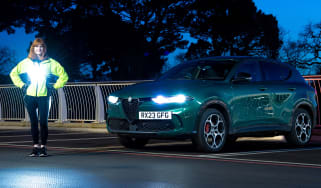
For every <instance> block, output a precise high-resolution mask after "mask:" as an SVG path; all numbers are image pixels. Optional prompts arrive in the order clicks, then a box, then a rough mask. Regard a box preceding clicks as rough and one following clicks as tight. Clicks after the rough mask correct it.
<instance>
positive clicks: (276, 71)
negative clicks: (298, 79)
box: [262, 62, 291, 81]
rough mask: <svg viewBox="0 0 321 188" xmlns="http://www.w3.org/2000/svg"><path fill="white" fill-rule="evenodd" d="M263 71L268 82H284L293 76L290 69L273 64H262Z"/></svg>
mask: <svg viewBox="0 0 321 188" xmlns="http://www.w3.org/2000/svg"><path fill="white" fill-rule="evenodd" d="M262 69H263V72H264V76H265V80H266V81H283V80H287V79H289V78H290V76H291V70H290V68H288V67H286V66H284V65H281V64H277V63H271V62H262Z"/></svg>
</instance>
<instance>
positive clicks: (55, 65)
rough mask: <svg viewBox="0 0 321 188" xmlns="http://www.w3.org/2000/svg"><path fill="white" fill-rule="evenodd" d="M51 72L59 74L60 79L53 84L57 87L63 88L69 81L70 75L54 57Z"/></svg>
mask: <svg viewBox="0 0 321 188" xmlns="http://www.w3.org/2000/svg"><path fill="white" fill-rule="evenodd" d="M51 73H52V74H54V75H56V76H58V80H57V81H56V83H55V84H54V85H53V87H54V88H55V89H58V88H62V87H64V85H65V84H66V82H67V81H68V79H69V77H68V74H67V73H66V71H65V69H64V68H63V67H62V66H61V65H60V64H59V63H58V62H57V61H56V60H53V59H52V65H51Z"/></svg>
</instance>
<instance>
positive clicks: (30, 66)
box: [10, 58, 68, 97]
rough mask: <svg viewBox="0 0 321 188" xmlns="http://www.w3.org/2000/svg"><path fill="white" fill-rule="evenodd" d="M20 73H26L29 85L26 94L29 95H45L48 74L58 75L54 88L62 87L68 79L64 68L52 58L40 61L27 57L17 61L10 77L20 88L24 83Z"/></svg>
mask: <svg viewBox="0 0 321 188" xmlns="http://www.w3.org/2000/svg"><path fill="white" fill-rule="evenodd" d="M22 74H27V75H28V78H29V81H30V83H29V84H30V85H29V87H28V89H27V93H26V94H27V95H30V96H37V97H40V96H47V78H48V76H49V75H50V74H53V75H55V76H57V77H58V80H57V81H56V83H55V84H54V85H53V87H54V88H55V89H58V88H62V87H63V86H64V85H65V84H66V82H67V81H68V75H67V73H66V72H65V69H64V68H63V67H62V66H61V65H60V64H59V63H58V62H57V61H56V60H54V59H52V58H49V59H46V60H43V61H41V62H40V63H38V62H34V61H32V60H31V59H29V58H26V59H24V60H22V61H21V62H19V63H18V65H17V66H16V67H14V68H13V69H12V71H11V73H10V77H11V80H12V82H13V83H14V85H16V86H17V87H20V88H22V86H23V85H24V84H26V83H25V82H24V81H23V80H22V79H21V77H20V75H22Z"/></svg>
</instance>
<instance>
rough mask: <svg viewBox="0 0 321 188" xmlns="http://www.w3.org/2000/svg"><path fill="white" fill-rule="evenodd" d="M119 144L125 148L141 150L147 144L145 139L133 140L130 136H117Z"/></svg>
mask: <svg viewBox="0 0 321 188" xmlns="http://www.w3.org/2000/svg"><path fill="white" fill-rule="evenodd" d="M118 137H119V141H120V143H121V144H122V145H123V146H125V147H126V148H142V147H144V146H145V145H146V144H147V143H148V139H147V138H135V137H130V136H123V135H119V136H118Z"/></svg>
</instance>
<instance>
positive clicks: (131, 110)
mask: <svg viewBox="0 0 321 188" xmlns="http://www.w3.org/2000/svg"><path fill="white" fill-rule="evenodd" d="M121 103H122V105H123V109H124V112H125V114H126V116H127V118H128V119H129V120H130V121H133V120H135V119H136V117H137V114H138V106H139V100H138V99H131V101H130V102H129V100H128V99H122V100H121Z"/></svg>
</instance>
